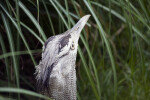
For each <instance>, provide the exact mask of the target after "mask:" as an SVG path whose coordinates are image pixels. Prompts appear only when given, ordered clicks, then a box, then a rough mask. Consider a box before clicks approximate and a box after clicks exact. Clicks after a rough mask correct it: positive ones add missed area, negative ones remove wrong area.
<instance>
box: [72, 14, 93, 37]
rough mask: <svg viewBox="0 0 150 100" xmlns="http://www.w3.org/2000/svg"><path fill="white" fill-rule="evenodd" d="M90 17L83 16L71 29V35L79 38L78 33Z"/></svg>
mask: <svg viewBox="0 0 150 100" xmlns="http://www.w3.org/2000/svg"><path fill="white" fill-rule="evenodd" d="M90 16H91V15H85V16H83V17H82V18H81V19H80V20H79V21H78V22H77V23H76V24H75V26H74V27H73V28H72V29H71V33H74V34H77V36H78V38H79V36H80V33H81V31H82V29H83V27H84V26H85V24H86V22H87V21H88V19H89V17H90Z"/></svg>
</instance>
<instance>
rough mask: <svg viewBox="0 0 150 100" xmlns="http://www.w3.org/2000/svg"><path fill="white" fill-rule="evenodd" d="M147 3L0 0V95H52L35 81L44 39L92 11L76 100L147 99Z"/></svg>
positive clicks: (23, 99) (12, 99)
mask: <svg viewBox="0 0 150 100" xmlns="http://www.w3.org/2000/svg"><path fill="white" fill-rule="evenodd" d="M14 5H15V6H14ZM149 5H150V1H149V0H137V1H133V0H105V1H104V0H83V1H82V0H76V1H75V0H61V1H60V0H35V1H33V0H14V1H11V0H5V1H0V22H1V23H0V65H1V67H0V99H5V100H7V99H8V100H16V99H17V100H31V99H32V100H37V98H42V99H49V98H48V97H46V96H43V95H40V94H39V93H37V91H36V85H35V83H36V80H35V76H34V72H35V66H36V65H37V64H38V63H39V61H40V59H41V49H42V45H43V44H44V42H45V41H46V39H47V38H48V37H50V36H52V35H55V34H59V33H62V32H64V31H66V30H68V29H70V28H71V27H72V26H73V25H74V24H75V23H76V22H77V21H78V20H79V19H80V18H81V17H82V16H84V15H86V14H91V17H90V19H89V21H88V23H87V25H86V26H85V27H84V30H83V31H82V34H81V37H80V41H79V48H78V56H77V62H76V65H77V68H76V69H77V90H78V96H77V97H78V100H149V98H150V87H149V84H150V80H149V79H150V74H149V73H150V69H149V67H150V62H149V61H150V47H149V46H150V40H149V38H150V11H149V9H150V6H149Z"/></svg>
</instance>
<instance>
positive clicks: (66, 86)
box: [49, 66, 77, 100]
mask: <svg viewBox="0 0 150 100" xmlns="http://www.w3.org/2000/svg"><path fill="white" fill-rule="evenodd" d="M69 67H70V66H69ZM71 67H72V68H71V70H70V72H69V73H68V74H65V75H63V74H62V75H61V76H60V74H59V76H58V77H51V79H50V95H49V96H50V97H51V98H52V99H55V100H76V92H77V90H76V70H75V66H71ZM60 78H61V80H60ZM62 80H63V82H60V81H62Z"/></svg>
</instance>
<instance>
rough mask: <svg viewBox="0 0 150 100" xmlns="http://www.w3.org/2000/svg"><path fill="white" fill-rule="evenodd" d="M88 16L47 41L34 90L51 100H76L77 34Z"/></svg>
mask: <svg viewBox="0 0 150 100" xmlns="http://www.w3.org/2000/svg"><path fill="white" fill-rule="evenodd" d="M89 17H90V15H85V16H83V17H82V18H81V19H80V20H79V21H78V22H77V23H76V24H75V25H74V26H73V27H72V28H71V29H69V30H67V31H66V32H64V33H62V34H58V35H55V36H51V37H49V38H48V39H47V40H46V42H45V43H44V45H43V50H42V59H41V60H40V62H39V65H37V66H36V67H35V68H36V71H35V74H36V81H37V82H36V83H37V89H38V91H39V92H40V93H42V94H43V95H46V96H48V97H50V98H51V99H54V100H76V99H77V97H76V95H77V89H76V88H77V86H76V80H77V78H76V69H75V68H76V64H75V63H76V57H77V48H78V40H79V37H80V33H81V31H82V29H83V27H84V26H85V24H86V23H87V21H88V19H89Z"/></svg>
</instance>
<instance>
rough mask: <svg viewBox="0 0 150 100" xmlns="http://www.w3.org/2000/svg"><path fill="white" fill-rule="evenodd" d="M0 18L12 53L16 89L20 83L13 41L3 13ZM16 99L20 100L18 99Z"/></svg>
mask: <svg viewBox="0 0 150 100" xmlns="http://www.w3.org/2000/svg"><path fill="white" fill-rule="evenodd" d="M1 16H2V20H3V23H4V26H5V29H6V33H7V37H8V40H9V45H10V50H11V52H12V59H13V67H14V73H15V78H16V83H17V88H19V87H20V83H19V74H18V66H17V60H16V56H15V55H14V52H15V48H14V47H15V46H14V40H13V38H12V33H11V30H10V27H9V23H8V21H7V19H6V16H4V14H3V13H1ZM18 96H19V94H18ZM18 99H20V98H18Z"/></svg>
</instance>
